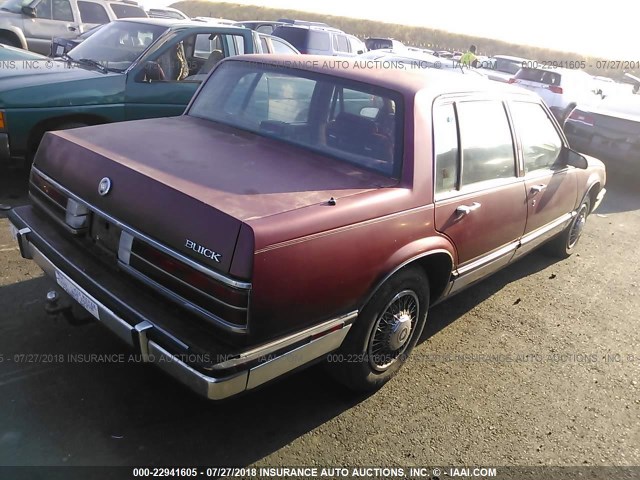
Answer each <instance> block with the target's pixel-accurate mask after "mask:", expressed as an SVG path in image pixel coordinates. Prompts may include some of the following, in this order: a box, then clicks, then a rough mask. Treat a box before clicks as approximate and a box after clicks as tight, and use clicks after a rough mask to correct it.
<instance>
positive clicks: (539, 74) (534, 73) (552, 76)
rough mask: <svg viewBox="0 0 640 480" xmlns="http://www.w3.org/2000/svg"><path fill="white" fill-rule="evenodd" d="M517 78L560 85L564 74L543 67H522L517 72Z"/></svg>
mask: <svg viewBox="0 0 640 480" xmlns="http://www.w3.org/2000/svg"><path fill="white" fill-rule="evenodd" d="M516 78H517V79H518V80H525V81H527V82H537V83H544V84H545V85H560V80H561V78H562V76H561V75H560V74H559V73H557V72H552V71H549V70H543V69H541V68H522V69H520V71H519V72H518V73H517V74H516Z"/></svg>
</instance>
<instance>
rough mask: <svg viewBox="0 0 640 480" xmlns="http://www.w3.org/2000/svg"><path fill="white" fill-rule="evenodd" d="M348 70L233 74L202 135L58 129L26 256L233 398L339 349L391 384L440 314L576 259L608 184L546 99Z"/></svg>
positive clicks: (42, 152) (256, 62)
mask: <svg viewBox="0 0 640 480" xmlns="http://www.w3.org/2000/svg"><path fill="white" fill-rule="evenodd" d="M333 60H334V59H332V58H331V57H326V58H325V57H319V62H318V63H316V64H314V63H311V62H306V63H302V62H300V64H298V65H292V62H291V59H290V58H288V57H278V56H270V57H268V58H267V57H265V56H245V57H243V58H240V57H235V58H232V59H226V60H224V61H223V62H221V63H220V64H219V65H218V67H216V69H215V70H214V71H213V73H212V75H211V76H210V77H209V79H208V80H207V81H206V82H205V83H204V84H203V86H202V88H201V89H200V90H199V91H198V94H197V95H196V96H195V98H194V100H193V101H192V102H191V104H190V106H189V107H188V109H187V111H186V112H185V114H184V115H182V116H180V117H174V118H163V119H152V120H140V121H137V122H125V123H119V124H111V125H104V126H93V127H86V128H82V129H75V130H69V131H61V132H52V133H48V134H47V135H46V136H45V138H44V139H43V143H42V146H41V148H40V149H39V150H38V154H37V156H36V158H35V163H34V167H33V169H32V173H31V181H30V194H31V198H32V199H33V206H25V207H19V208H16V209H14V210H13V211H12V212H11V213H10V221H11V223H12V225H13V228H14V230H15V234H16V238H17V239H18V241H19V244H20V248H21V252H22V254H23V256H24V257H26V258H33V259H34V260H35V261H36V262H37V263H38V264H39V265H40V266H41V267H42V268H43V269H44V270H45V271H46V272H47V273H48V274H49V275H51V276H52V277H53V278H54V279H55V280H56V282H57V284H58V286H59V287H60V288H59V290H63V291H65V292H67V294H69V295H70V296H71V297H73V298H74V299H75V301H77V302H80V303H81V304H82V305H83V306H84V307H85V309H87V310H89V311H90V312H91V313H92V314H93V315H94V316H95V317H97V318H99V320H100V321H101V322H102V323H104V324H105V326H107V327H108V328H110V329H111V330H113V331H114V332H115V333H116V334H118V335H119V336H120V337H121V338H122V339H124V340H125V341H126V342H127V343H128V344H129V345H131V346H132V347H133V348H136V349H138V350H139V352H141V353H142V354H143V357H144V358H145V359H149V360H151V359H155V360H156V364H157V365H158V366H159V367H160V368H163V369H164V370H166V371H168V372H169V373H170V374H171V375H173V376H174V377H176V378H178V379H179V380H180V381H182V382H183V383H185V384H186V385H188V386H190V387H191V388H192V389H194V390H196V391H197V392H198V393H200V394H202V395H205V396H207V397H208V398H212V399H220V398H225V397H229V396H232V395H235V394H238V393H240V392H243V391H246V390H251V389H253V388H255V387H258V386H260V385H262V384H264V383H266V382H268V381H270V380H272V379H275V378H278V377H280V376H281V375H283V374H285V373H287V372H290V371H293V370H295V369H298V368H299V367H303V366H306V365H308V364H310V363H312V362H314V361H316V360H321V359H323V358H327V354H329V353H331V352H333V356H332V357H330V358H331V359H333V365H332V367H333V371H334V372H336V377H337V378H338V379H339V380H341V381H343V383H346V384H348V385H349V386H351V387H354V388H357V389H374V388H378V387H380V386H381V385H382V384H383V383H384V382H386V381H387V380H388V379H389V378H391V377H392V376H393V375H394V374H395V373H396V371H397V370H398V369H399V368H400V366H401V365H402V363H403V362H404V360H406V356H407V355H408V353H409V352H410V351H411V348H412V347H413V346H414V345H415V343H416V342H417V340H418V338H419V337H420V333H421V331H422V328H423V327H424V323H425V321H426V318H427V310H428V308H429V306H430V305H433V304H434V303H437V302H439V301H441V300H443V299H445V298H447V297H448V296H450V295H452V294H454V293H455V292H457V291H460V290H461V289H462V288H464V287H466V286H468V285H471V284H473V283H474V282H476V281H478V280H480V279H482V278H484V277H486V276H487V275H489V274H490V273H492V272H494V271H496V270H497V269H499V268H501V267H503V266H505V265H507V264H509V263H510V262H512V261H513V260H515V259H516V258H519V257H520V256H521V255H523V254H524V253H526V252H528V251H530V250H531V249H533V248H534V247H536V246H538V245H540V244H542V243H544V242H546V241H548V240H551V241H553V242H557V240H558V239H561V240H562V242H561V243H562V245H561V247H562V248H561V250H562V251H563V252H564V253H566V254H570V253H571V251H572V249H573V247H574V246H575V243H576V242H577V238H575V236H576V234H577V237H578V238H579V233H580V232H581V231H582V226H583V225H584V220H586V217H587V215H588V214H589V213H590V212H591V211H593V210H594V209H595V208H596V207H597V205H598V203H599V202H600V201H601V199H602V196H603V194H604V188H603V187H604V183H605V172H604V167H603V165H602V163H601V162H599V161H597V160H595V159H586V158H584V157H582V156H580V155H578V154H576V153H575V152H572V151H571V150H569V148H568V146H567V144H566V139H565V138H564V136H563V135H562V131H561V129H560V127H559V126H558V124H557V123H556V122H555V121H554V120H553V118H552V115H551V113H550V112H549V110H548V109H547V107H545V106H544V104H543V103H542V101H541V100H540V99H539V98H538V97H537V96H535V95H533V94H530V93H529V92H521V91H518V90H516V89H510V88H509V87H508V86H502V85H499V84H496V83H494V82H485V81H478V82H475V81H471V80H469V79H468V78H466V76H460V75H452V74H448V73H445V72H440V71H433V72H427V73H424V72H423V73H420V74H418V73H411V72H398V71H388V70H367V69H359V68H344V63H341V66H342V68H331V67H330V66H328V65H329V64H328V63H326V64H325V62H331V61H333ZM352 65H354V64H352ZM486 122H491V124H492V125H493V127H494V128H493V130H491V131H489V130H487V129H486ZM536 122H539V124H536ZM540 122H541V123H540ZM545 122H547V123H545ZM458 128H459V129H460V136H459V137H458V133H457V132H458ZM493 131H495V132H498V131H499V133H496V134H492V133H491V132H493ZM540 131H542V133H540ZM516 132H517V133H516ZM459 145H460V146H461V148H459ZM565 237H566V239H565ZM568 239H570V240H568ZM158 358H170V359H172V361H163V362H158V361H157V360H158Z"/></svg>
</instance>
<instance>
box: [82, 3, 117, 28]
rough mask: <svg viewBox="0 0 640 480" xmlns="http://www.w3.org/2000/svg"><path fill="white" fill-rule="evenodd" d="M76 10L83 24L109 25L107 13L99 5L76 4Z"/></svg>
mask: <svg viewBox="0 0 640 480" xmlns="http://www.w3.org/2000/svg"><path fill="white" fill-rule="evenodd" d="M78 9H79V10H80V19H81V21H82V22H83V23H109V16H108V15H107V11H106V10H105V9H104V7H103V6H102V5H100V4H99V3H93V2H78Z"/></svg>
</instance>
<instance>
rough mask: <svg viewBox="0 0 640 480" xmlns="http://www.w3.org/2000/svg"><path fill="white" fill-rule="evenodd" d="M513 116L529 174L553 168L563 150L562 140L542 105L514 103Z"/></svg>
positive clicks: (512, 105)
mask: <svg viewBox="0 0 640 480" xmlns="http://www.w3.org/2000/svg"><path fill="white" fill-rule="evenodd" d="M509 108H510V110H511V116H512V118H513V122H514V124H515V127H516V132H518V134H519V136H520V143H521V144H522V152H523V155H524V167H525V170H526V171H527V172H532V171H535V170H542V169H550V168H552V167H553V166H554V165H555V163H556V161H557V160H558V157H559V156H560V151H561V150H562V139H561V138H560V135H559V134H558V132H557V131H556V129H555V127H554V126H553V123H552V122H551V119H550V118H549V117H548V116H547V113H546V112H545V111H544V109H543V108H542V105H539V104H537V103H528V102H513V103H512V104H511V105H510V106H509Z"/></svg>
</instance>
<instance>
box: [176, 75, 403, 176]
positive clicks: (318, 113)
mask: <svg viewBox="0 0 640 480" xmlns="http://www.w3.org/2000/svg"><path fill="white" fill-rule="evenodd" d="M399 98H400V97H399V94H396V93H395V92H388V91H386V90H382V89H377V88H375V87H372V86H370V85H365V84H362V85H360V84H353V83H349V85H345V84H344V80H342V79H340V78H337V77H331V76H325V75H322V76H320V75H314V74H311V73H308V72H301V71H298V70H295V69H288V68H282V67H280V68H276V67H270V66H268V65H256V64H252V63H249V62H228V63H224V64H223V65H221V66H220V67H219V68H218V69H217V70H216V71H215V72H214V73H213V74H212V75H211V77H209V80H208V81H207V83H206V84H205V85H204V87H203V88H202V90H201V91H200V93H199V94H198V96H197V97H196V98H195V99H194V103H193V105H192V107H191V108H190V110H189V112H188V114H189V115H192V116H196V117H200V118H206V119H209V120H212V121H215V122H219V123H224V124H227V125H231V126H234V127H237V128H241V129H244V130H249V131H252V132H255V133H258V134H260V135H264V136H268V137H271V138H276V139H278V140H283V141H285V142H288V143H294V144H297V145H299V146H302V147H306V148H308V149H310V150H314V151H318V152H321V153H324V154H327V155H329V156H332V157H334V158H337V159H339V160H343V161H345V162H348V163H351V164H353V165H356V166H358V167H361V168H365V169H368V170H373V171H375V172H377V173H381V174H384V175H387V176H391V177H394V178H397V176H398V175H399V170H400V166H401V155H402V148H401V147H402V142H401V140H400V139H401V138H402V133H401V132H402V125H401V123H402V122H401V121H400V120H399V119H401V118H402V112H401V111H400V110H401V106H400V101H399Z"/></svg>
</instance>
